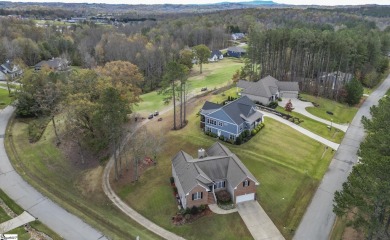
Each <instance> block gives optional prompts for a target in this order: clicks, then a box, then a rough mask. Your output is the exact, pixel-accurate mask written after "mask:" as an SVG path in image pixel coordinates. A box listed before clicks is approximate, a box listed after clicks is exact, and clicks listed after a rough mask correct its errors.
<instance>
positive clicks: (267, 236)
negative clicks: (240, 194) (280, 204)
mask: <svg viewBox="0 0 390 240" xmlns="http://www.w3.org/2000/svg"><path fill="white" fill-rule="evenodd" d="M237 209H238V213H239V214H240V216H241V218H242V220H243V221H244V223H245V225H246V226H247V228H248V229H249V232H250V233H251V234H252V237H253V238H254V239H256V240H282V239H284V237H283V235H282V234H281V233H280V232H279V230H278V229H277V228H276V226H275V224H274V223H273V222H272V221H271V219H270V218H269V217H268V215H267V214H266V213H265V211H264V210H263V208H262V207H261V206H260V204H259V203H258V202H257V201H247V202H242V203H238V204H237Z"/></svg>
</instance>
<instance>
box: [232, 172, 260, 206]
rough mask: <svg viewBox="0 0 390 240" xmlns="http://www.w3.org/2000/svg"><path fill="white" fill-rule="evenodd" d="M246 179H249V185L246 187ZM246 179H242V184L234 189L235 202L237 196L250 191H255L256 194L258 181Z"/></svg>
mask: <svg viewBox="0 0 390 240" xmlns="http://www.w3.org/2000/svg"><path fill="white" fill-rule="evenodd" d="M245 180H248V181H249V186H247V187H244V186H243V182H244V181H245ZM245 180H244V181H242V182H241V183H240V184H238V186H237V188H236V189H234V203H236V198H237V196H240V195H245V194H248V193H255V194H256V183H255V182H254V181H252V180H250V179H249V178H246V179H245Z"/></svg>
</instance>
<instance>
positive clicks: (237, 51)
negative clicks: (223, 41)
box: [227, 47, 246, 58]
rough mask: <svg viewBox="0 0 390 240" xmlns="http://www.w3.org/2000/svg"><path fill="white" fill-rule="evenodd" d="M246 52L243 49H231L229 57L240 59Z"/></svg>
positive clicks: (229, 49) (228, 51) (228, 53)
mask: <svg viewBox="0 0 390 240" xmlns="http://www.w3.org/2000/svg"><path fill="white" fill-rule="evenodd" d="M245 53H246V51H245V49H243V48H242V47H229V48H228V49H227V55H228V56H229V57H236V58H240V57H241V56H243V55H245Z"/></svg>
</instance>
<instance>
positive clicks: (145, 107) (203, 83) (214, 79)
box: [134, 58, 243, 115]
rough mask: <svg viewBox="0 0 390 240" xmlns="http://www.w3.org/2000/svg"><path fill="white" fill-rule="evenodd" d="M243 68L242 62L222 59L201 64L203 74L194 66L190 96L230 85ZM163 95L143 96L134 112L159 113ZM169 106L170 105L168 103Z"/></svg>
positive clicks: (150, 94)
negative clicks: (202, 90)
mask: <svg viewBox="0 0 390 240" xmlns="http://www.w3.org/2000/svg"><path fill="white" fill-rule="evenodd" d="M242 66H243V61H242V60H241V59H238V58H224V59H223V60H221V61H219V62H215V63H208V64H203V73H202V74H200V73H199V66H197V65H194V67H193V69H192V71H191V75H190V77H189V79H188V84H189V89H190V90H189V91H190V95H197V94H199V93H201V91H200V90H201V88H203V87H207V88H208V90H213V89H214V88H218V87H222V86H225V85H227V84H229V83H232V81H231V79H232V76H233V74H234V73H235V72H236V71H237V70H238V69H240V68H241V67H242ZM163 98H164V96H163V95H160V94H157V91H154V92H150V93H146V94H143V95H142V96H141V99H142V102H140V103H139V104H138V106H135V107H134V111H136V112H139V113H141V114H143V115H145V114H148V113H150V112H154V111H161V109H162V108H164V107H166V105H165V104H164V102H163ZM170 104H171V103H170Z"/></svg>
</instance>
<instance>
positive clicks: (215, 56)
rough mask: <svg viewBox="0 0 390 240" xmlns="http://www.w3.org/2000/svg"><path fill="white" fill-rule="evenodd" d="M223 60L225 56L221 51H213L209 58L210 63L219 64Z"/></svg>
mask: <svg viewBox="0 0 390 240" xmlns="http://www.w3.org/2000/svg"><path fill="white" fill-rule="evenodd" d="M222 59H223V54H222V52H221V51H219V50H213V51H211V54H210V57H209V59H208V60H209V62H218V61H219V60H222Z"/></svg>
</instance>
